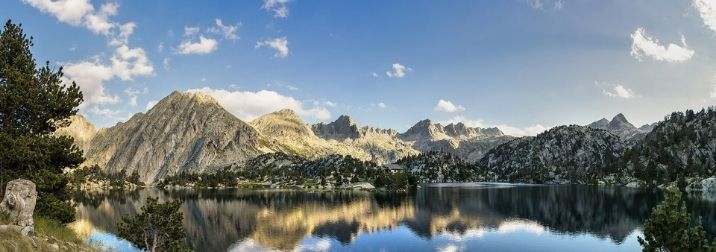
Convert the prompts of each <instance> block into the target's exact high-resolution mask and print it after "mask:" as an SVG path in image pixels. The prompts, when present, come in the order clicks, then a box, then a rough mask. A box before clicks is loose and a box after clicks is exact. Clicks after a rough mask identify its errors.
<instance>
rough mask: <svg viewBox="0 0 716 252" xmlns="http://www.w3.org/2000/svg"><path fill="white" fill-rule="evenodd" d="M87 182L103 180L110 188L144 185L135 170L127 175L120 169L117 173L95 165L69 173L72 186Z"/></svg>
mask: <svg viewBox="0 0 716 252" xmlns="http://www.w3.org/2000/svg"><path fill="white" fill-rule="evenodd" d="M87 182H105V183H106V184H107V186H109V188H110V189H120V190H121V189H124V188H127V187H128V184H129V185H136V186H144V182H142V181H141V180H140V177H139V173H138V172H137V171H134V172H132V174H131V175H127V172H126V171H124V170H122V171H121V172H118V173H106V172H104V171H102V169H101V168H99V166H97V165H93V166H89V167H82V168H78V169H75V170H74V171H72V172H71V173H70V174H69V183H70V184H71V185H72V186H73V188H76V187H78V186H79V185H81V184H83V183H87Z"/></svg>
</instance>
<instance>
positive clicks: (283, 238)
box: [72, 184, 716, 252]
mask: <svg viewBox="0 0 716 252" xmlns="http://www.w3.org/2000/svg"><path fill="white" fill-rule="evenodd" d="M147 197H159V198H160V200H166V199H180V200H182V201H184V203H183V206H182V211H183V213H184V228H185V230H186V232H187V237H188V238H189V239H188V241H187V242H188V245H189V246H190V247H191V248H194V249H195V250H197V251H289V250H293V251H413V252H417V251H600V252H604V251H639V250H640V246H639V243H638V242H637V236H639V235H641V226H642V224H643V223H644V221H645V219H646V218H647V217H648V214H649V213H650V211H651V208H652V207H653V206H655V205H656V204H658V203H659V201H660V200H661V199H662V195H661V193H660V192H658V191H652V190H638V189H630V188H622V187H607V186H577V185H571V186H566V185H559V186H558V185H544V186H542V185H509V184H459V185H445V184H443V185H434V186H428V187H423V188H420V189H418V190H417V191H415V192H411V193H380V192H365V191H337V192H309V191H277V190H248V189H226V190H192V191H163V190H157V189H144V190H139V191H135V192H132V193H106V194H90V193H83V194H78V195H75V196H74V199H75V201H76V202H77V222H75V223H73V225H72V226H73V228H74V229H75V230H77V231H78V232H79V233H80V234H81V235H82V236H84V238H85V239H86V240H88V241H90V242H92V243H102V244H103V246H105V247H109V248H113V249H116V250H120V251H136V249H135V248H134V247H133V246H132V245H131V244H129V243H128V242H126V241H123V240H121V239H118V238H117V237H116V236H114V235H113V234H112V233H113V232H116V227H117V224H118V222H119V221H120V220H121V217H122V216H123V215H128V214H136V213H137V212H138V211H139V210H140V208H141V206H142V203H143V202H144V201H145V199H146V198H147ZM688 206H689V208H690V210H691V212H692V214H696V215H700V216H702V217H703V223H704V225H705V226H706V229H707V231H708V232H709V234H710V235H711V236H713V235H714V234H716V219H715V218H716V198H714V197H713V196H712V195H701V194H693V195H691V196H690V197H689V200H688Z"/></svg>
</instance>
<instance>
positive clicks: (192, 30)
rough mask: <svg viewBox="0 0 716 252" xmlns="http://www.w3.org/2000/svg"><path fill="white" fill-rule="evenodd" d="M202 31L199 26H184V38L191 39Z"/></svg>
mask: <svg viewBox="0 0 716 252" xmlns="http://www.w3.org/2000/svg"><path fill="white" fill-rule="evenodd" d="M200 30H201V29H200V28H199V27H198V26H184V37H191V36H194V34H197V33H199V31H200Z"/></svg>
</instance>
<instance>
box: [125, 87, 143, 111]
mask: <svg viewBox="0 0 716 252" xmlns="http://www.w3.org/2000/svg"><path fill="white" fill-rule="evenodd" d="M124 93H125V94H127V97H129V103H128V104H129V106H132V107H136V106H137V97H138V96H139V94H140V93H141V92H139V90H136V89H133V88H131V87H130V88H127V89H125V90H124Z"/></svg>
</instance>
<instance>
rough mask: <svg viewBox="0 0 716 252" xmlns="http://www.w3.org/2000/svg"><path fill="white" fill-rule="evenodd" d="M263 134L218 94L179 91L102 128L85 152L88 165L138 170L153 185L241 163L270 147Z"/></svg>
mask: <svg viewBox="0 0 716 252" xmlns="http://www.w3.org/2000/svg"><path fill="white" fill-rule="evenodd" d="M259 139H260V136H259V132H257V131H256V130H255V129H254V128H253V127H251V126H249V125H248V124H246V123H244V122H242V121H241V120H239V119H238V118H236V117H234V116H233V115H232V114H231V113H229V112H228V111H226V110H224V109H223V108H222V107H221V106H220V105H219V104H218V103H217V102H216V101H215V100H214V99H213V98H211V97H209V96H207V95H204V94H199V93H180V92H174V93H172V94H171V95H169V96H167V97H166V98H164V99H162V100H161V101H160V102H159V103H158V104H157V105H155V106H154V107H153V108H152V109H151V110H149V111H148V112H147V113H146V114H142V113H138V114H136V115H134V116H133V117H132V118H130V119H129V120H128V121H127V122H124V123H118V124H117V125H115V126H114V127H111V128H107V129H102V130H100V131H99V132H98V133H97V135H96V136H95V137H94V138H93V139H92V141H91V144H90V147H89V148H88V151H87V152H86V153H85V157H86V158H87V161H86V162H85V164H87V165H89V164H97V165H99V166H100V167H102V168H103V169H105V170H106V171H108V172H110V173H115V172H118V171H120V170H124V171H126V172H127V174H131V173H132V172H134V171H137V172H138V173H139V175H140V177H141V180H142V181H143V182H145V183H152V182H154V181H156V180H157V179H159V178H162V177H164V176H167V175H173V174H177V173H180V172H189V173H201V172H209V171H212V170H216V169H218V168H223V167H226V166H230V165H232V164H235V163H240V162H243V161H245V160H247V159H248V158H251V157H254V156H256V155H258V154H260V153H262V152H265V151H267V149H266V147H265V146H262V145H261V144H260V141H259Z"/></svg>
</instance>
